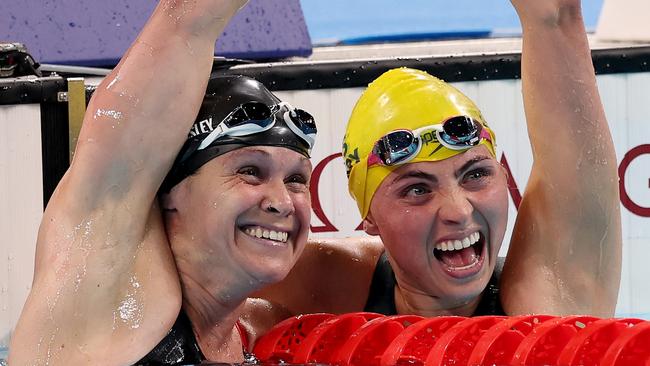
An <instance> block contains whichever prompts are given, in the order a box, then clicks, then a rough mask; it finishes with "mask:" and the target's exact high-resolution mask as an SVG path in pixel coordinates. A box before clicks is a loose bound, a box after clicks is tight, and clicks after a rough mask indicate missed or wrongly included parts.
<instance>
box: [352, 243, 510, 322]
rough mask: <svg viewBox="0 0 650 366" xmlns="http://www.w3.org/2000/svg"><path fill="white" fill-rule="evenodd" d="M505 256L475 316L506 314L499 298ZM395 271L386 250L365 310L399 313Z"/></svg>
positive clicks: (385, 313)
mask: <svg viewBox="0 0 650 366" xmlns="http://www.w3.org/2000/svg"><path fill="white" fill-rule="evenodd" d="M504 260H505V258H497V263H496V266H495V268H494V273H493V274H492V277H491V278H490V282H488V285H487V287H486V288H485V290H484V291H483V297H481V302H480V303H479V305H478V307H477V308H476V311H475V312H474V316H478V315H506V314H505V312H504V311H503V308H502V307H501V300H499V276H500V275H501V270H502V269H503V263H504ZM395 285H396V281H395V272H393V268H392V267H391V265H390V262H389V261H388V257H387V256H386V252H384V253H382V254H381V256H380V257H379V260H378V261H377V266H376V267H375V272H374V273H373V275H372V282H371V283H370V293H369V294H368V301H367V302H366V307H365V308H364V311H369V312H374V313H379V314H384V315H397V308H396V307H395Z"/></svg>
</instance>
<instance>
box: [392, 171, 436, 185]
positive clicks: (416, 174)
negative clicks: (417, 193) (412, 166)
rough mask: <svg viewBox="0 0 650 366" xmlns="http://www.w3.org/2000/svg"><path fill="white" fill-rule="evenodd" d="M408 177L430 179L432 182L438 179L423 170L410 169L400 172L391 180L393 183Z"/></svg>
mask: <svg viewBox="0 0 650 366" xmlns="http://www.w3.org/2000/svg"><path fill="white" fill-rule="evenodd" d="M409 178H418V179H424V180H430V181H434V182H435V181H438V178H436V176H435V175H433V174H429V173H425V172H423V171H421V170H412V171H410V172H407V173H404V174H400V175H399V176H397V177H396V178H395V179H394V180H393V183H397V182H399V181H402V180H405V179H409Z"/></svg>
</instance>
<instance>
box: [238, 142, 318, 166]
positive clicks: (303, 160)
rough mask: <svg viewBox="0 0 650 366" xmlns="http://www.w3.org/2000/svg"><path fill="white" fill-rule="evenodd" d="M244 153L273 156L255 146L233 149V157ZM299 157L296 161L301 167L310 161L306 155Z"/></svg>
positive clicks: (266, 156)
mask: <svg viewBox="0 0 650 366" xmlns="http://www.w3.org/2000/svg"><path fill="white" fill-rule="evenodd" d="M246 153H252V154H259V155H263V158H269V159H270V158H271V157H272V156H273V154H271V153H269V152H268V151H266V150H262V149H257V148H255V147H249V148H247V149H246V150H243V149H237V150H235V158H237V157H241V156H242V155H244V154H246ZM299 159H300V160H299V161H298V163H297V165H300V166H301V167H302V166H305V165H309V163H310V162H311V159H309V158H307V157H305V156H303V155H300V158H299Z"/></svg>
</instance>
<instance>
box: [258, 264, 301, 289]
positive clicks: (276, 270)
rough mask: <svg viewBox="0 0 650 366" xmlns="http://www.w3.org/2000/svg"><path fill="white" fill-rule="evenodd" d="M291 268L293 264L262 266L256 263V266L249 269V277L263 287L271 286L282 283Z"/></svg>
mask: <svg viewBox="0 0 650 366" xmlns="http://www.w3.org/2000/svg"><path fill="white" fill-rule="evenodd" d="M278 262H279V261H278ZM292 267H293V263H290V264H288V263H272V264H271V263H269V262H268V261H265V262H264V265H260V263H257V265H256V266H251V267H249V273H250V275H251V277H253V278H255V279H257V281H258V282H259V283H261V284H263V285H271V284H274V283H278V282H280V281H282V280H283V279H284V278H285V277H287V275H288V274H289V271H290V270H291V268H292Z"/></svg>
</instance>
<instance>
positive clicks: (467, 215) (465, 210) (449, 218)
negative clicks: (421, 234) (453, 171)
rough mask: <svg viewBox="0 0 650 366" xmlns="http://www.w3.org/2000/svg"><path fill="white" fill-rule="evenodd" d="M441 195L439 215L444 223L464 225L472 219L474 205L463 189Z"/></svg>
mask: <svg viewBox="0 0 650 366" xmlns="http://www.w3.org/2000/svg"><path fill="white" fill-rule="evenodd" d="M439 197H440V199H441V200H440V206H439V208H438V217H439V218H440V220H441V221H442V223H443V224H445V225H452V226H464V225H466V224H467V223H468V222H469V221H470V219H471V217H472V212H473V211H474V206H473V205H472V203H471V202H470V201H469V200H468V197H467V196H466V195H465V194H463V192H462V191H461V190H458V189H455V190H453V191H451V192H447V193H445V194H441V195H440V196H439Z"/></svg>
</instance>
